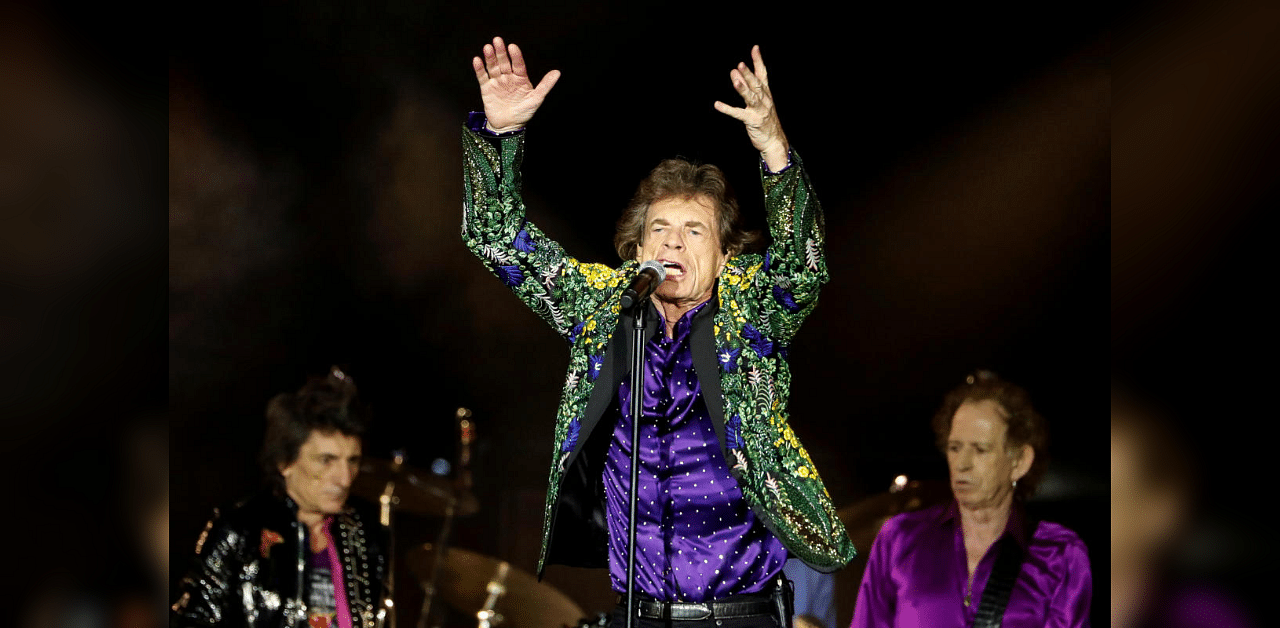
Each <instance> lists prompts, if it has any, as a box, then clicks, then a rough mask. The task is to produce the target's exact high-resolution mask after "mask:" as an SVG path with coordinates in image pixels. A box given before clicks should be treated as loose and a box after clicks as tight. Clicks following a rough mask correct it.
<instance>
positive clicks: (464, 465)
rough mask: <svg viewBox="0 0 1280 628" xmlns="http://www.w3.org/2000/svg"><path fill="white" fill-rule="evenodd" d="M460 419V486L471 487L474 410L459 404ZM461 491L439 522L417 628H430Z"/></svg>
mask: <svg viewBox="0 0 1280 628" xmlns="http://www.w3.org/2000/svg"><path fill="white" fill-rule="evenodd" d="M454 416H455V417H456V418H457V419H458V427H459V428H460V430H461V436H460V439H459V441H460V443H461V448H460V451H459V453H458V482H457V484H458V488H460V489H463V490H466V489H470V488H471V469H470V464H471V440H472V438H473V437H474V436H475V431H474V424H473V423H472V422H471V421H470V420H469V419H470V418H471V411H470V410H468V409H466V408H458V410H457V412H456V413H455V415H454ZM457 505H458V491H457V490H455V491H454V492H453V494H451V495H449V502H448V503H447V504H446V505H445V509H444V523H442V524H441V525H440V536H439V538H438V539H436V543H435V547H434V549H435V559H434V560H433V561H432V563H431V578H430V579H429V580H428V581H427V582H426V583H425V584H423V585H422V588H423V590H424V593H425V595H424V596H423V598H422V612H421V613H420V614H419V615H418V628H428V621H429V618H430V616H431V604H432V602H433V601H434V600H435V596H436V584H437V583H438V582H439V581H440V569H441V566H442V565H444V561H445V553H446V552H447V551H448V547H447V546H448V543H449V534H450V533H451V532H452V531H453V516H454V512H455V511H456V510H457Z"/></svg>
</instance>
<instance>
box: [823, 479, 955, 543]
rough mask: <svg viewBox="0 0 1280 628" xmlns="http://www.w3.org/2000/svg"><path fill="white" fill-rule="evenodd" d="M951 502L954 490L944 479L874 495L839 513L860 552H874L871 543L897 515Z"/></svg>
mask: <svg viewBox="0 0 1280 628" xmlns="http://www.w3.org/2000/svg"><path fill="white" fill-rule="evenodd" d="M948 499H951V487H950V486H949V485H948V484H947V482H945V481H941V480H926V481H920V480H912V481H910V482H906V483H905V485H904V486H902V487H900V488H896V490H891V491H890V492H888V493H880V494H878V495H873V496H871V497H868V498H866V499H864V500H862V501H859V502H856V503H854V504H850V505H848V506H845V507H844V508H841V509H840V510H839V511H838V512H837V514H838V515H839V516H840V521H841V522H843V523H844V526H845V529H847V530H848V531H849V538H850V539H852V540H853V546H854V547H856V548H858V553H860V554H865V553H866V552H868V551H870V549H871V542H872V541H874V540H875V538H876V535H877V534H879V533H880V528H881V527H882V526H884V523H885V522H886V521H888V520H889V518H890V517H893V516H894V515H896V514H899V513H904V512H911V511H914V510H920V509H923V508H928V507H930V506H934V505H936V504H940V503H942V502H945V501H947V500H948Z"/></svg>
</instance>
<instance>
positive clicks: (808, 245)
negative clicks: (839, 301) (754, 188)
mask: <svg viewBox="0 0 1280 628" xmlns="http://www.w3.org/2000/svg"><path fill="white" fill-rule="evenodd" d="M760 177H761V185H762V186H763V187H764V201H765V213H766V218H767V220H768V223H769V235H770V236H772V238H773V243H772V244H770V245H769V248H768V250H767V251H766V252H765V257H764V266H763V268H762V271H763V272H762V273H761V274H760V275H758V276H757V281H756V282H755V288H756V289H757V290H762V291H766V294H760V295H758V298H761V299H765V300H766V302H768V305H769V307H768V308H767V311H768V312H769V323H770V326H771V327H772V330H771V331H772V332H773V333H772V335H773V336H774V337H775V338H776V339H777V340H780V341H782V342H783V343H786V344H789V343H790V342H791V339H792V338H793V337H794V336H795V333H796V330H797V329H799V327H800V323H802V322H804V319H805V318H806V317H807V316H809V313H810V312H812V311H813V308H814V307H816V306H817V304H818V292H819V290H821V288H822V285H823V284H825V283H827V279H828V275H827V260H826V255H825V251H824V242H825V238H826V236H825V233H824V231H825V227H824V223H823V218H822V206H821V205H820V204H819V203H818V197H817V196H815V195H814V193H813V185H812V184H811V183H810V181H809V174H808V172H806V171H805V169H804V162H803V161H801V159H800V155H799V154H797V153H796V152H795V151H794V150H793V151H791V164H790V165H789V166H788V167H787V168H785V169H784V170H783V171H782V172H780V173H777V174H773V173H770V172H768V171H767V170H765V168H764V164H763V161H762V162H761V166H760Z"/></svg>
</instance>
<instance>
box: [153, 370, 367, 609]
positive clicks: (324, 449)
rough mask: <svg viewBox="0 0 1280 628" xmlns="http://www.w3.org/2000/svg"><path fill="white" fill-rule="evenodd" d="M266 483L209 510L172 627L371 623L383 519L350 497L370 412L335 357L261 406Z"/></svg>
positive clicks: (182, 587) (358, 467)
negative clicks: (319, 374) (317, 374)
mask: <svg viewBox="0 0 1280 628" xmlns="http://www.w3.org/2000/svg"><path fill="white" fill-rule="evenodd" d="M266 414H267V432H266V437H265V439H264V442H263V447H262V454H261V457H260V459H261V462H262V466H263V470H264V472H265V479H266V484H267V487H266V488H265V490H263V491H261V492H260V493H258V494H256V495H254V496H253V497H250V498H249V499H247V500H244V501H241V502H240V503H238V504H236V505H235V506H233V507H231V508H229V509H226V510H224V511H219V510H215V511H214V517H213V519H212V520H210V521H209V523H208V525H207V526H206V527H205V530H204V532H203V533H202V534H201V535H200V539H199V541H197V543H196V555H195V559H194V561H193V564H192V568H191V570H190V571H189V572H188V574H187V576H186V577H185V578H183V579H182V582H181V583H180V584H179V597H178V600H177V602H175V603H174V605H173V609H172V613H171V615H170V620H171V621H170V623H171V624H172V625H173V626H213V625H218V626H246V627H247V626H265V627H276V626H303V625H308V626H311V627H312V628H373V626H375V625H376V624H377V623H378V619H379V618H380V616H381V613H383V612H384V611H385V608H384V607H383V606H382V600H383V597H384V591H385V585H384V580H385V578H386V575H387V556H386V547H387V539H386V529H385V528H384V527H383V526H382V525H381V523H380V522H379V520H378V517H377V512H376V511H375V510H374V508H373V506H372V505H371V504H368V503H365V502H359V501H357V500H354V499H352V498H351V497H350V490H351V484H352V482H353V481H354V480H355V477H356V474H357V473H358V472H359V470H360V456H361V448H362V438H363V436H364V433H365V430H366V429H367V425H368V419H367V412H366V411H365V408H364V407H363V406H362V405H361V404H360V403H359V401H358V400H357V399H356V386H355V382H353V381H352V380H351V377H350V376H348V375H347V374H346V373H344V372H343V371H342V370H340V369H338V368H337V367H333V368H332V369H330V371H329V373H328V375H327V376H326V377H323V378H311V380H310V381H308V382H307V384H306V385H305V386H303V387H302V388H301V389H300V390H299V391H298V392H297V393H282V394H280V395H277V396H276V397H275V398H273V399H272V400H271V402H270V403H268V404H267V412H266Z"/></svg>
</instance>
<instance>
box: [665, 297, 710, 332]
mask: <svg viewBox="0 0 1280 628" xmlns="http://www.w3.org/2000/svg"><path fill="white" fill-rule="evenodd" d="M712 301H715V296H712V297H711V298H710V299H707V300H706V301H703V302H702V303H699V304H697V305H695V306H693V308H692V309H690V310H689V311H688V312H685V313H684V315H682V316H681V317H680V320H678V321H676V328H675V330H674V331H673V332H672V334H671V338H672V339H673V340H678V339H679V338H680V337H681V336H684V335H685V334H688V333H689V330H690V329H691V328H692V326H693V319H695V318H697V317H698V314H699V313H700V312H703V311H710V310H709V309H708V308H707V304H708V303H711V302H712ZM651 307H653V309H654V310H655V311H656V312H657V313H658V329H659V330H662V329H663V328H665V327H666V324H667V319H666V318H665V317H663V316H662V310H660V309H658V308H657V307H656V306H652V305H651Z"/></svg>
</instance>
